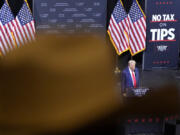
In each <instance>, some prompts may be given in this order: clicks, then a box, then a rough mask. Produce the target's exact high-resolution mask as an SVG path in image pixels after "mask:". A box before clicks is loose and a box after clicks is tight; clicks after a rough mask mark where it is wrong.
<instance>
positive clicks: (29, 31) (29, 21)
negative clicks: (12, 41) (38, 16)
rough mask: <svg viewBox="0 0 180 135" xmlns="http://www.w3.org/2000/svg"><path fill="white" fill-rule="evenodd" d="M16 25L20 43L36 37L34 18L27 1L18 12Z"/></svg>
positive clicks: (17, 37) (17, 38)
mask: <svg viewBox="0 0 180 135" xmlns="http://www.w3.org/2000/svg"><path fill="white" fill-rule="evenodd" d="M14 26H15V28H16V34H15V36H16V41H17V42H19V43H20V44H24V43H27V42H29V41H32V40H34V39H35V26H34V19H33V16H32V13H31V11H30V9H29V7H28V5H27V3H26V2H24V3H23V5H22V8H21V9H20V11H19V13H18V14H17V16H16V19H15V24H14Z"/></svg>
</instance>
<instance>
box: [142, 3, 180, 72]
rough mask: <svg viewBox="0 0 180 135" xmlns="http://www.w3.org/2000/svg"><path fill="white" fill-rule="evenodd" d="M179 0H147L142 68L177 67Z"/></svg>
mask: <svg viewBox="0 0 180 135" xmlns="http://www.w3.org/2000/svg"><path fill="white" fill-rule="evenodd" d="M179 7H180V1H179V0H147V3H146V15H147V39H146V45H147V48H146V51H145V52H144V59H143V67H144V69H153V68H177V66H178V57H179Z"/></svg>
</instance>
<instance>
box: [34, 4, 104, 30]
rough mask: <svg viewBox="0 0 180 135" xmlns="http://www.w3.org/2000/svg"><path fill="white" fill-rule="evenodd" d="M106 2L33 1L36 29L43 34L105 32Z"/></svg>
mask: <svg viewBox="0 0 180 135" xmlns="http://www.w3.org/2000/svg"><path fill="white" fill-rule="evenodd" d="M106 7H107V0H90V1H88V0H34V1H33V11H34V12H33V15H34V19H35V23H36V29H37V32H38V31H42V32H45V33H64V32H65V33H75V32H76V33H77V32H85V33H89V32H97V31H104V33H105V32H106V14H107V10H106Z"/></svg>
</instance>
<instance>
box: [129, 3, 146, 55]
mask: <svg viewBox="0 0 180 135" xmlns="http://www.w3.org/2000/svg"><path fill="white" fill-rule="evenodd" d="M129 22H130V30H129V45H130V51H131V54H132V55H135V54H137V53H139V52H141V51H143V50H145V48H146V17H145V15H144V13H143V11H142V10H141V9H140V7H139V4H138V3H137V1H136V0H133V4H132V7H131V9H130V12H129Z"/></svg>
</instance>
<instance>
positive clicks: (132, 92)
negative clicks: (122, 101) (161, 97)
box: [126, 87, 150, 97]
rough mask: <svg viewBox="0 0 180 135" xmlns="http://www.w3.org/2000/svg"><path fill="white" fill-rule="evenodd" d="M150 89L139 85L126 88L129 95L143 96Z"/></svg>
mask: <svg viewBox="0 0 180 135" xmlns="http://www.w3.org/2000/svg"><path fill="white" fill-rule="evenodd" d="M148 91H150V89H149V88H147V87H138V88H128V89H127V90H126V95H127V97H142V96H144V95H146V94H147V92H148Z"/></svg>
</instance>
